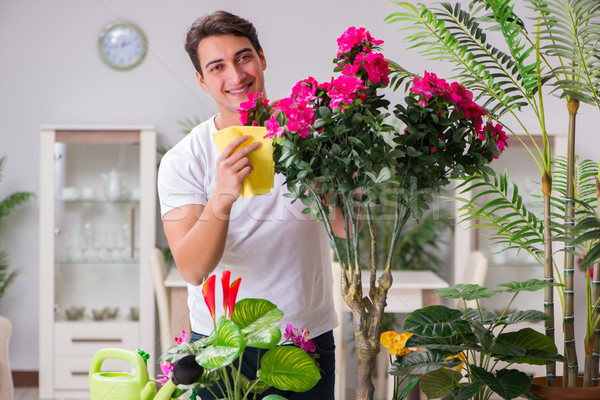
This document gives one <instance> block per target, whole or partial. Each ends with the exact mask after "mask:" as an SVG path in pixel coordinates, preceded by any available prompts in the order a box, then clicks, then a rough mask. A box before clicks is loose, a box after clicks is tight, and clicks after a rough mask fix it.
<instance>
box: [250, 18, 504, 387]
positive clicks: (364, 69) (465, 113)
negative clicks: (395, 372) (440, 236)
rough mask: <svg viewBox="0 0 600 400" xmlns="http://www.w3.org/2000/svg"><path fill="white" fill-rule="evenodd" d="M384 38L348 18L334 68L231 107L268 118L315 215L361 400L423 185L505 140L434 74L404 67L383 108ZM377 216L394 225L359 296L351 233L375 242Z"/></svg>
mask: <svg viewBox="0 0 600 400" xmlns="http://www.w3.org/2000/svg"><path fill="white" fill-rule="evenodd" d="M382 44H383V41H382V40H377V39H375V38H374V37H373V36H371V34H370V33H369V31H367V30H366V29H364V28H357V27H350V28H349V29H348V30H346V31H345V32H344V33H343V34H342V35H341V37H340V38H339V39H338V52H337V55H336V57H335V58H334V64H335V67H334V72H335V73H337V74H336V76H333V77H332V78H331V79H330V80H328V81H324V82H318V81H317V80H316V79H315V78H313V77H308V78H306V79H304V80H301V81H300V82H297V83H296V84H295V85H294V86H293V88H292V91H291V94H290V96H289V97H286V98H283V99H280V100H279V101H277V102H270V101H269V100H268V99H265V98H264V96H263V95H261V94H257V95H253V96H250V98H249V99H248V102H245V103H242V105H241V106H240V110H239V111H240V122H241V123H242V124H243V125H264V126H265V127H266V129H267V136H266V137H269V138H272V139H273V145H274V154H273V159H274V162H275V171H276V172H278V173H282V174H284V175H285V177H286V182H287V187H288V190H289V192H290V196H291V197H293V198H295V199H299V200H301V201H302V202H303V203H304V204H305V205H306V206H307V208H306V209H305V213H310V214H314V215H315V218H316V219H318V220H321V221H323V223H324V224H325V227H326V229H327V232H328V234H329V237H330V241H331V243H332V244H333V249H334V252H335V256H336V258H337V259H338V261H339V262H340V265H341V266H342V278H341V281H342V292H343V295H344V298H345V300H346V303H347V304H348V306H349V307H350V309H351V310H352V313H353V318H354V327H355V340H356V348H357V355H358V371H357V398H359V399H371V398H373V390H374V388H373V384H372V381H371V371H372V370H373V367H374V363H375V356H376V354H377V352H378V351H379V342H378V337H379V330H380V326H381V318H382V316H383V312H384V308H385V304H386V301H385V299H386V296H387V291H388V289H389V287H390V286H391V283H392V277H391V272H390V267H391V264H392V259H393V256H394V248H395V247H396V243H397V241H398V239H399V237H400V234H401V232H402V230H403V228H404V227H405V224H406V222H407V221H408V220H409V219H410V218H419V217H420V216H421V215H422V212H423V210H424V209H426V208H428V204H427V201H428V200H429V199H430V196H431V194H432V193H433V192H434V191H435V190H437V189H438V188H440V187H441V186H444V185H446V184H448V183H449V182H450V179H452V178H454V177H461V176H465V175H469V174H473V173H484V174H485V173H487V172H488V171H489V167H487V165H488V164H489V163H490V162H491V161H493V159H494V158H497V157H499V156H500V154H501V153H502V151H503V150H504V149H505V148H506V146H507V136H506V134H505V133H504V130H503V128H502V126H501V125H499V124H497V123H494V122H492V121H493V119H492V118H490V117H491V116H490V115H489V114H488V112H487V111H486V110H484V109H483V108H482V107H480V106H479V105H477V104H476V103H475V102H474V100H473V94H472V93H471V92H470V91H468V90H467V89H465V87H464V86H462V85H461V84H460V83H457V82H452V83H448V82H446V81H445V80H443V79H441V78H438V77H437V76H436V75H435V74H433V73H430V72H427V71H426V72H425V74H424V76H423V77H418V76H414V77H413V78H414V79H413V84H412V87H411V88H410V91H409V92H408V93H407V95H406V97H405V99H404V102H403V103H402V104H397V105H395V106H394V107H392V106H391V104H390V102H389V101H388V100H387V99H386V98H385V96H384V95H383V94H382V93H381V92H382V89H384V88H386V87H387V86H389V85H390V64H391V65H395V64H393V63H391V62H390V61H389V60H387V59H386V58H385V57H384V56H383V54H382V53H381V52H380V51H381V45H382ZM398 86H399V85H395V87H396V88H397V87H398ZM399 125H404V127H403V128H399V127H398V126H399ZM378 208H385V210H386V211H385V213H382V212H376V211H377V209H378ZM390 208H391V210H392V211H391V212H388V211H389V210H390ZM336 213H337V215H340V218H341V219H343V222H344V226H345V233H346V234H345V238H343V239H339V238H336V237H335V235H334V233H333V228H332V225H331V219H330V218H331V215H334V214H336ZM375 215H377V216H379V218H382V217H381V216H382V215H383V216H389V218H390V219H391V221H392V225H393V229H392V230H393V232H392V234H391V235H389V236H388V238H389V242H388V243H385V245H384V247H385V248H386V249H389V252H388V254H387V255H386V257H384V263H383V265H379V266H378V265H377V261H376V257H373V256H371V257H370V259H371V262H370V263H369V265H368V266H367V268H368V269H369V270H370V274H371V275H370V280H369V281H370V289H369V291H368V293H363V290H362V283H361V281H362V279H361V274H362V273H363V272H362V269H361V259H360V254H361V253H360V251H359V249H358V243H359V242H358V239H357V237H358V234H357V233H358V231H359V230H360V228H361V227H362V226H365V227H368V230H369V234H370V237H371V243H376V241H377V223H376V222H377V221H375V218H376V217H375ZM375 248H376V247H375V246H374V245H372V247H371V249H375ZM371 252H374V251H373V250H371ZM378 273H380V275H379V276H378ZM367 316H369V318H367Z"/></svg>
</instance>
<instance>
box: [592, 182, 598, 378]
mask: <svg viewBox="0 0 600 400" xmlns="http://www.w3.org/2000/svg"><path fill="white" fill-rule="evenodd" d="M595 179H596V199H597V201H596V215H597V216H598V218H600V181H598V176H596V177H595ZM592 268H593V270H594V272H593V275H592V304H596V302H597V301H598V298H600V263H595V264H593V265H592ZM598 317H600V306H597V307H596V308H595V309H594V318H593V319H592V321H596V319H597V318H598ZM594 339H595V341H594V350H593V352H592V357H591V358H592V361H591V366H590V369H591V371H590V376H591V382H590V386H592V387H596V386H598V374H599V368H600V366H599V364H600V327H596V329H594Z"/></svg>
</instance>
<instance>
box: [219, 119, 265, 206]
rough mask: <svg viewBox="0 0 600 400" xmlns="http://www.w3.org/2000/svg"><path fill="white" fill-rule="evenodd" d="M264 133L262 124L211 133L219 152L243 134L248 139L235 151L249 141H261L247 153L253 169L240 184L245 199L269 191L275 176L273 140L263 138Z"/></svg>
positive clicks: (246, 144)
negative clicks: (258, 145)
mask: <svg viewBox="0 0 600 400" xmlns="http://www.w3.org/2000/svg"><path fill="white" fill-rule="evenodd" d="M266 134H267V128H265V127H262V126H231V127H229V128H225V129H221V130H220V131H218V132H215V133H213V138H214V139H215V143H216V144H217V148H218V149H219V152H223V149H224V148H225V146H227V145H228V144H229V143H231V141H232V140H234V139H236V138H238V137H240V136H244V135H247V136H248V140H247V141H245V142H244V143H242V144H241V145H240V146H239V147H238V148H237V149H236V151H237V150H239V149H241V148H242V147H246V146H248V145H249V144H250V143H254V142H261V143H262V145H261V146H260V148H258V150H254V151H253V152H252V153H250V154H249V155H248V159H250V162H251V163H252V166H253V167H254V169H253V170H252V172H250V175H248V176H247V177H246V179H244V183H243V185H242V197H243V198H245V199H247V198H249V197H252V196H258V195H260V194H265V193H269V192H270V191H271V188H273V178H274V176H275V164H274V163H273V140H272V139H265V138H264V136H265V135H266Z"/></svg>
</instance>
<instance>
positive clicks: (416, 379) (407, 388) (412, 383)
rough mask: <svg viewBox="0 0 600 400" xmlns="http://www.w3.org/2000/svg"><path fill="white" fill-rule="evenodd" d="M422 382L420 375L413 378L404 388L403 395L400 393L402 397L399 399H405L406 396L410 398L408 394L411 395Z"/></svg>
mask: <svg viewBox="0 0 600 400" xmlns="http://www.w3.org/2000/svg"><path fill="white" fill-rule="evenodd" d="M388 379H389V378H388ZM420 380H421V378H420V377H419V375H413V376H411V377H410V379H409V380H408V382H406V386H405V387H404V390H403V391H402V393H400V396H398V398H399V399H400V400H403V399H405V398H406V396H408V393H410V391H411V390H413V389H414V388H415V387H416V386H417V385H418V384H419V381H420Z"/></svg>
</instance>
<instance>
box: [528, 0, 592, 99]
mask: <svg viewBox="0 0 600 400" xmlns="http://www.w3.org/2000/svg"><path fill="white" fill-rule="evenodd" d="M527 1H529V2H530V3H531V5H532V6H533V9H534V10H535V11H536V12H537V13H538V14H539V15H540V17H541V21H540V24H539V25H540V41H541V42H542V43H543V46H542V51H544V52H545V53H546V54H548V55H549V56H552V57H558V58H559V60H560V65H559V66H557V67H555V68H554V69H553V74H554V75H555V76H557V77H559V76H562V77H563V78H561V79H557V80H556V81H554V82H553V85H554V86H555V90H559V91H560V92H561V93H560V94H561V96H566V95H568V96H570V97H574V98H576V99H578V100H580V101H582V102H584V103H588V104H592V105H596V106H597V107H598V108H600V55H599V53H598V47H599V46H600V21H599V20H598V13H599V12H600V3H599V2H598V1H597V0H570V1H564V0H527Z"/></svg>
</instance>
